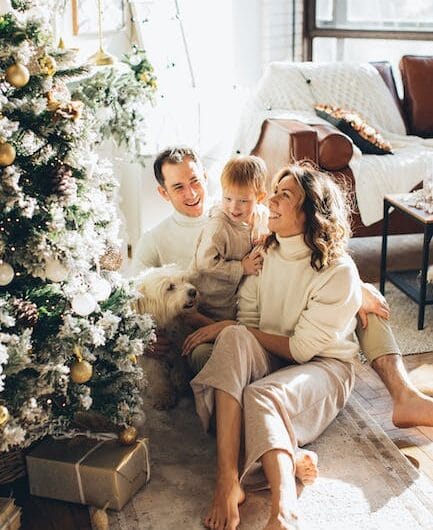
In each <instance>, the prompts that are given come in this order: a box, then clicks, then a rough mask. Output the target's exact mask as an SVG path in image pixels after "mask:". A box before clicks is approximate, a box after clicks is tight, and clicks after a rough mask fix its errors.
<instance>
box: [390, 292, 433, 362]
mask: <svg viewBox="0 0 433 530" xmlns="http://www.w3.org/2000/svg"><path fill="white" fill-rule="evenodd" d="M385 296H386V299H387V300H388V303H389V306H390V308H391V327H392V330H393V332H394V334H395V337H396V339H397V342H398V344H399V346H400V348H401V351H402V353H403V354H405V355H406V354H411V353H425V352H431V351H433V306H431V305H430V306H426V308H425V317H424V324H425V327H424V329H422V330H418V304H416V303H415V302H414V301H413V300H411V299H410V298H409V297H408V296H406V295H405V294H404V293H402V292H401V291H400V290H399V289H397V287H395V286H394V285H393V284H392V283H390V282H386V285H385Z"/></svg>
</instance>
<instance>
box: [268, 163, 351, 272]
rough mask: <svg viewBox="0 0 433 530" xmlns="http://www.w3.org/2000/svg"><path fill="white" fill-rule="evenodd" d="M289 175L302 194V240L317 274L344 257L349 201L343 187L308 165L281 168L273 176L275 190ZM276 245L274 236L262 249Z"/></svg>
mask: <svg viewBox="0 0 433 530" xmlns="http://www.w3.org/2000/svg"><path fill="white" fill-rule="evenodd" d="M288 176H292V177H294V179H295V180H296V182H297V183H298V184H299V186H300V188H301V190H302V192H303V196H304V197H303V201H302V204H301V205H300V208H301V209H302V210H303V211H304V213H305V233H304V241H305V243H306V245H307V246H308V247H309V248H310V249H311V251H312V252H311V266H312V267H313V269H315V270H317V271H319V270H321V269H323V268H324V267H327V266H329V265H330V264H331V263H332V262H333V261H334V260H336V259H337V258H339V257H340V256H342V255H343V254H345V252H346V247H347V243H348V240H349V238H350V236H351V230H350V213H351V202H350V200H349V195H348V193H347V191H346V190H345V189H344V183H343V186H342V185H340V184H337V183H336V182H335V181H334V179H333V178H332V176H331V175H329V174H328V173H325V172H323V171H321V170H319V169H318V168H317V167H315V166H314V165H313V164H312V163H310V162H299V163H296V164H291V165H290V166H287V167H284V168H282V169H281V170H280V171H279V172H278V173H277V174H276V175H275V177H274V179H273V182H272V188H273V190H274V191H275V190H276V189H277V187H278V184H279V183H280V181H281V180H282V179H283V178H284V177H288ZM276 245H278V241H277V239H276V236H275V234H274V233H272V234H271V235H270V236H269V237H268V239H267V240H266V242H265V248H266V249H267V248H269V247H270V246H276Z"/></svg>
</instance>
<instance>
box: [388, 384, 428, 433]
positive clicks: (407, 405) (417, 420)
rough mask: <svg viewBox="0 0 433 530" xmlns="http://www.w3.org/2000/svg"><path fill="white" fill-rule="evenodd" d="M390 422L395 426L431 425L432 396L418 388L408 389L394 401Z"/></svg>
mask: <svg viewBox="0 0 433 530" xmlns="http://www.w3.org/2000/svg"><path fill="white" fill-rule="evenodd" d="M392 422H393V423H394V425H395V426H396V427H401V428H407V427H417V426H423V427H433V398H431V397H429V396H426V395H425V394H422V393H421V392H419V391H418V390H409V391H408V392H407V393H406V394H405V395H404V396H402V397H401V398H400V399H399V400H396V401H394V410H393V414H392Z"/></svg>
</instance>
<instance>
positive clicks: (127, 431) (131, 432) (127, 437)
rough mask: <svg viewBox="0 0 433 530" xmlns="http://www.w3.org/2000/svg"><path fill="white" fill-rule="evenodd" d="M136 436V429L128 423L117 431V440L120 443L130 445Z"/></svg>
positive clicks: (135, 439)
mask: <svg viewBox="0 0 433 530" xmlns="http://www.w3.org/2000/svg"><path fill="white" fill-rule="evenodd" d="M137 436H138V432H137V429H136V428H135V427H132V425H130V426H129V427H125V428H124V429H122V430H121V431H120V432H119V442H120V443H121V444H122V445H132V444H134V443H135V442H136V441H137Z"/></svg>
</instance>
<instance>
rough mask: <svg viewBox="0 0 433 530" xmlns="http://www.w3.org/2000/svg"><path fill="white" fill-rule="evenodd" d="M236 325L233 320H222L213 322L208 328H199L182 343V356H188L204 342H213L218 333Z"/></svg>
mask: <svg viewBox="0 0 433 530" xmlns="http://www.w3.org/2000/svg"><path fill="white" fill-rule="evenodd" d="M234 324H236V321H235V320H222V321H221V322H215V323H213V324H209V325H208V326H203V327H202V328H199V329H198V330H197V331H194V333H191V334H190V335H188V337H187V338H186V339H185V342H184V343H183V348H182V355H184V356H185V355H189V354H190V353H191V352H192V350H193V349H194V348H196V347H197V346H199V345H200V344H204V343H205V342H213V341H214V340H215V339H216V338H217V337H218V335H219V334H220V332H221V331H222V330H223V329H224V328H226V327H227V326H233V325H234Z"/></svg>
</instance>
